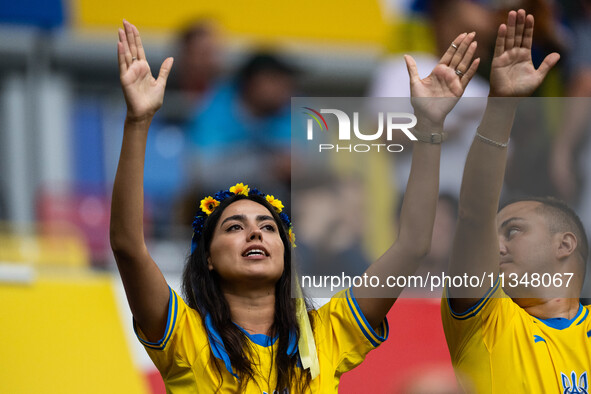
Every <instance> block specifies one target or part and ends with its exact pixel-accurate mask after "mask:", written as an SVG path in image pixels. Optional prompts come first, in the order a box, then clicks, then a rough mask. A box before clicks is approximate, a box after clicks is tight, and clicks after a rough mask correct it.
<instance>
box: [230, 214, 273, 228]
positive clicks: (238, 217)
mask: <svg viewBox="0 0 591 394" xmlns="http://www.w3.org/2000/svg"><path fill="white" fill-rule="evenodd" d="M232 220H237V221H239V222H246V216H245V215H232V216H228V217H227V218H225V219H224V221H223V222H222V224H220V227H221V226H223V225H224V223H226V222H229V221H232ZM265 220H272V221H273V222H274V221H275V219H274V218H273V216H269V215H258V216H257V217H256V221H257V222H263V221H265Z"/></svg>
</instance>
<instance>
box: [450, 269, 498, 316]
mask: <svg viewBox="0 0 591 394" xmlns="http://www.w3.org/2000/svg"><path fill="white" fill-rule="evenodd" d="M499 286H500V281H499V279H498V278H497V281H496V282H495V285H494V286H493V287H491V288H490V289H488V291H487V292H486V294H484V296H483V297H482V298H481V299H480V300H479V301H478V302H477V303H476V304H474V305H473V306H471V307H470V308H469V309H468V310H466V311H464V312H462V313H456V312H454V311H453V309H452V307H451V304H450V302H449V297H447V306H448V307H449V310H450V312H451V315H452V316H453V317H454V318H455V319H457V320H466V319H468V318H470V317H472V316H476V315H477V314H478V312H480V311H481V310H482V308H484V306H485V305H486V303H487V302H488V300H490V296H491V294H493V293H494V292H495V291H497V289H498V288H499Z"/></svg>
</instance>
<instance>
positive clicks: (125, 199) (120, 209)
mask: <svg viewBox="0 0 591 394" xmlns="http://www.w3.org/2000/svg"><path fill="white" fill-rule="evenodd" d="M149 126H150V120H144V121H141V122H134V121H130V120H126V121H125V126H124V131H123V144H122V146H121V155H120V158H119V165H118V167H117V174H116V176H115V183H114V185H113V198H112V202H111V228H110V233H111V247H112V248H113V251H114V252H115V253H129V251H134V250H135V251H138V252H140V251H143V249H144V247H145V242H144V228H143V216H144V191H143V186H144V185H143V183H144V181H143V178H144V161H145V151H146V141H147V137H148V128H149Z"/></svg>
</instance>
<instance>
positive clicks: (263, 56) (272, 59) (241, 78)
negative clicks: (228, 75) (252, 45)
mask: <svg viewBox="0 0 591 394" xmlns="http://www.w3.org/2000/svg"><path fill="white" fill-rule="evenodd" d="M263 72H275V73H279V74H283V75H286V76H290V77H293V76H295V75H296V74H297V70H296V68H295V67H294V66H293V65H291V64H290V63H288V62H287V61H285V60H284V59H282V58H280V57H279V56H277V55H275V54H273V53H270V52H257V53H254V54H253V55H251V56H250V57H249V58H248V59H247V60H246V61H245V62H244V64H243V65H242V67H240V69H239V70H238V72H237V76H236V81H237V84H238V86H239V87H240V88H241V89H243V88H244V86H245V85H246V84H247V83H248V82H249V81H250V80H251V79H252V78H253V77H254V76H255V75H257V74H260V73H263Z"/></svg>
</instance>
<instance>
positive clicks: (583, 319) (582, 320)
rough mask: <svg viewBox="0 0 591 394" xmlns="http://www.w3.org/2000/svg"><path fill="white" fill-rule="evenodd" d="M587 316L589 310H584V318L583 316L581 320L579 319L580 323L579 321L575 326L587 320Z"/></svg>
mask: <svg viewBox="0 0 591 394" xmlns="http://www.w3.org/2000/svg"><path fill="white" fill-rule="evenodd" d="M588 314H589V309H587V308H585V316H583V318H582V319H581V321H579V322H578V323H577V326H578V325H580V324H581V323H582V322H584V321H585V319H586V318H587V315H588Z"/></svg>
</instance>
